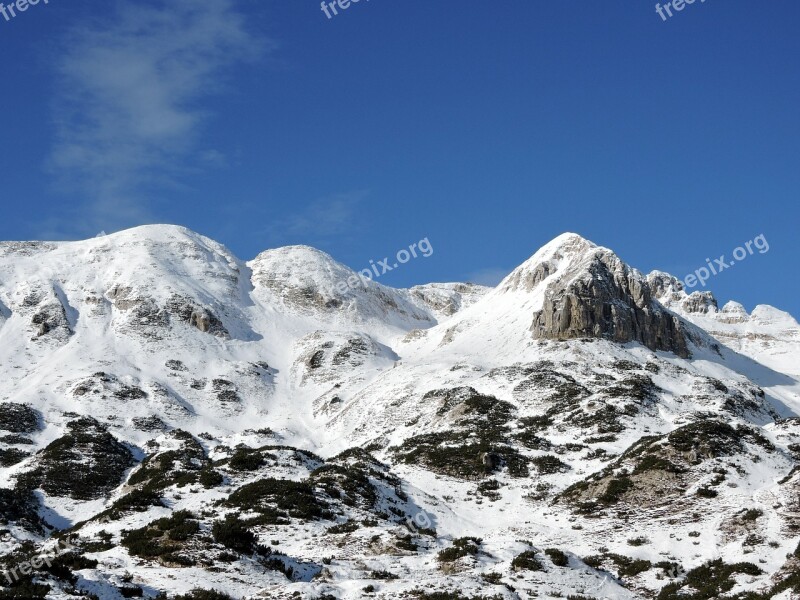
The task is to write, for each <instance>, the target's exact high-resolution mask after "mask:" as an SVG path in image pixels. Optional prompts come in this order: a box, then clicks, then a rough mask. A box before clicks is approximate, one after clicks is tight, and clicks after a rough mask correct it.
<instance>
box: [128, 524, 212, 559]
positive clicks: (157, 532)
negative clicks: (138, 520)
mask: <svg viewBox="0 0 800 600" xmlns="http://www.w3.org/2000/svg"><path fill="white" fill-rule="evenodd" d="M199 530H200V524H199V523H198V522H197V521H196V520H195V516H194V515H193V514H192V513H190V512H189V511H186V510H181V511H178V512H176V513H174V514H173V515H172V516H171V517H167V518H163V519H158V520H156V521H153V522H152V523H150V524H148V525H145V526H144V527H142V528H140V529H134V530H133V531H128V532H125V533H124V534H123V536H122V545H123V546H125V547H126V548H127V549H128V552H129V553H130V554H131V555H133V556H139V557H141V558H149V559H158V560H160V561H161V562H162V563H175V564H178V565H181V566H191V565H193V564H194V561H193V560H191V559H188V558H186V557H185V556H182V555H181V554H179V552H180V551H181V550H183V548H184V545H185V544H184V542H186V541H187V540H188V539H189V538H190V537H191V536H193V535H195V534H196V533H197V532H198V531H199Z"/></svg>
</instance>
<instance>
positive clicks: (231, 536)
mask: <svg viewBox="0 0 800 600" xmlns="http://www.w3.org/2000/svg"><path fill="white" fill-rule="evenodd" d="M211 532H212V535H213V536H214V541H215V542H217V543H218V544H222V545H223V546H225V547H226V548H228V549H229V550H233V551H234V552H238V553H239V554H251V553H252V552H253V550H254V548H255V545H256V539H257V538H256V536H255V534H254V533H253V532H252V531H250V529H249V528H248V526H247V523H245V522H244V521H242V519H241V518H239V515H227V516H226V517H225V519H223V520H221V521H214V525H213V526H212V530H211Z"/></svg>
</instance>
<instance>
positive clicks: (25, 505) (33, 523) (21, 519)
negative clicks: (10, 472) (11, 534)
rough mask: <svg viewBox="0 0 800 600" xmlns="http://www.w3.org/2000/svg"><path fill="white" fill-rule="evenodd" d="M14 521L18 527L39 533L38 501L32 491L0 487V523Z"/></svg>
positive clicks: (6, 523) (41, 526) (41, 528)
mask: <svg viewBox="0 0 800 600" xmlns="http://www.w3.org/2000/svg"><path fill="white" fill-rule="evenodd" d="M12 523H16V524H17V525H19V526H20V527H22V528H24V529H27V530H28V531H33V532H37V533H41V532H42V531H43V524H42V520H41V518H40V517H39V502H38V500H37V499H36V496H34V495H33V492H31V491H27V490H21V489H13V490H9V489H5V488H0V525H10V524H12Z"/></svg>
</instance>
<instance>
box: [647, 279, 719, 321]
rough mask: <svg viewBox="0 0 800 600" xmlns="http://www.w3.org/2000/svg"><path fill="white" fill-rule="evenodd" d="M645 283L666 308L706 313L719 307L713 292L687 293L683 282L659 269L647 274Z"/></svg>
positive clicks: (692, 312)
mask: <svg viewBox="0 0 800 600" xmlns="http://www.w3.org/2000/svg"><path fill="white" fill-rule="evenodd" d="M647 283H648V284H650V288H651V289H652V291H653V297H654V298H656V299H658V301H659V302H661V304H663V305H664V306H666V307H668V308H673V307H675V308H677V309H679V311H682V312H685V313H691V314H707V313H709V312H716V311H717V310H718V309H719V305H718V304H717V299H716V298H714V294H712V293H711V292H708V291H702V292H701V291H696V292H692V293H691V294H687V293H686V291H685V289H684V285H683V283H681V281H680V280H679V279H678V278H677V277H674V276H672V275H669V274H667V273H663V272H661V271H653V272H652V273H650V274H649V275H648V276H647Z"/></svg>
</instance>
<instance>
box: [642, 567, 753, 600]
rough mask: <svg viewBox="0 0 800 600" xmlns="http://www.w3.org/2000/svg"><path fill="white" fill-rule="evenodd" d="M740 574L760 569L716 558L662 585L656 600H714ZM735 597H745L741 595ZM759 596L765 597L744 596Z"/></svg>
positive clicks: (733, 582)
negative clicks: (682, 576)
mask: <svg viewBox="0 0 800 600" xmlns="http://www.w3.org/2000/svg"><path fill="white" fill-rule="evenodd" d="M740 574H741V575H750V576H756V575H761V574H762V571H761V569H760V568H759V567H757V566H756V565H754V564H752V563H747V562H741V563H736V564H728V563H725V562H723V561H722V559H717V560H714V561H711V562H708V563H706V564H704V565H701V566H699V567H697V568H696V569H692V570H691V571H689V572H688V573H687V574H686V577H685V578H684V579H683V580H682V581H679V582H675V583H670V584H667V585H666V586H664V588H662V590H661V592H660V593H659V594H658V597H657V600H716V599H717V598H720V597H722V595H723V594H725V593H726V592H728V591H730V590H731V589H732V588H733V587H734V585H736V581H735V579H734V577H735V576H736V575H740ZM736 597H737V598H742V600H744V598H745V597H744V596H741V595H737V596H736ZM761 597H763V598H765V600H766V598H767V597H766V596H760V595H759V594H755V595H749V596H746V598H747V599H748V600H751V599H752V600H758V599H759V598H761Z"/></svg>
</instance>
